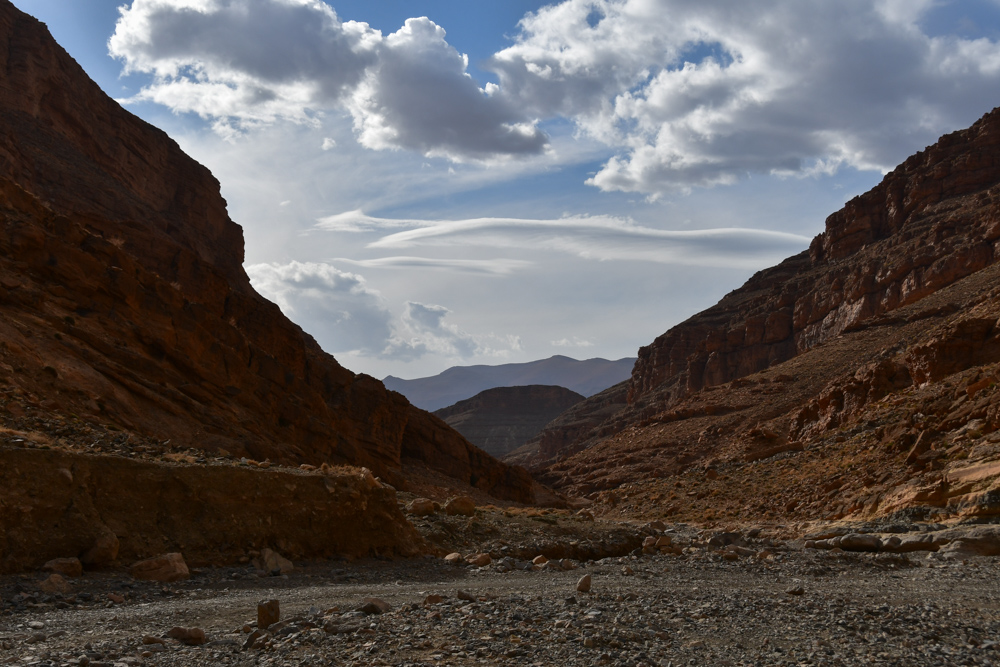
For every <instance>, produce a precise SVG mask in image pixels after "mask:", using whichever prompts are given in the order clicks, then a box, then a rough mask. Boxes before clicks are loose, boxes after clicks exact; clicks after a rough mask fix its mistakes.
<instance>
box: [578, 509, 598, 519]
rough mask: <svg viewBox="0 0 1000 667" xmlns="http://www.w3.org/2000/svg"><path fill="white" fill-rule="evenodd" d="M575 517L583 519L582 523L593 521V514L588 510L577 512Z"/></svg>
mask: <svg viewBox="0 0 1000 667" xmlns="http://www.w3.org/2000/svg"><path fill="white" fill-rule="evenodd" d="M576 515H577V516H578V517H580V518H581V519H583V520H584V521H593V520H594V513H593V512H591V511H590V510H586V509H584V510H580V511H579V512H577V513H576Z"/></svg>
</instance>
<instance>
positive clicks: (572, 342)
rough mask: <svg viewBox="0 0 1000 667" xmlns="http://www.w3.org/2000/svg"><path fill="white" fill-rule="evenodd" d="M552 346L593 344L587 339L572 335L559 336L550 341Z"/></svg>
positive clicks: (587, 345) (589, 345)
mask: <svg viewBox="0 0 1000 667" xmlns="http://www.w3.org/2000/svg"><path fill="white" fill-rule="evenodd" d="M551 345H552V346H553V347H581V348H582V347H593V346H594V344H593V343H591V342H590V341H589V340H584V339H581V338H577V337H576V336H573V338H572V339H570V338H560V339H559V340H554V341H552V342H551Z"/></svg>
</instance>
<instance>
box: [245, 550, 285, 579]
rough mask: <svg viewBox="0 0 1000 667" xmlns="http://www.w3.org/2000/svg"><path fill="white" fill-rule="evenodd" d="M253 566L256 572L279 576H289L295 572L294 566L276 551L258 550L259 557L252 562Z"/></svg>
mask: <svg viewBox="0 0 1000 667" xmlns="http://www.w3.org/2000/svg"><path fill="white" fill-rule="evenodd" d="M253 565H254V567H256V568H257V569H258V570H264V571H265V572H278V573H280V574H289V573H291V572H293V571H294V570H295V565H293V564H292V561H290V560H288V559H287V558H285V557H284V556H282V555H281V554H279V553H278V552H277V551H274V550H273V549H267V548H264V549H261V550H260V556H259V557H257V558H255V559H254V560H253Z"/></svg>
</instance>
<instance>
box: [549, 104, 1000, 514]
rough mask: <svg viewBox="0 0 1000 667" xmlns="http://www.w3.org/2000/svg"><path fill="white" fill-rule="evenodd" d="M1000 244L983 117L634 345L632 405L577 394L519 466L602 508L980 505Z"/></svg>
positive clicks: (888, 509)
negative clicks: (717, 295)
mask: <svg viewBox="0 0 1000 667" xmlns="http://www.w3.org/2000/svg"><path fill="white" fill-rule="evenodd" d="M998 239H1000V111H993V112H991V113H990V114H987V115H986V116H984V117H983V118H982V119H981V120H980V121H978V122H977V123H976V124H974V125H973V126H972V127H970V128H969V129H967V130H963V131H960V132H956V133H953V134H949V135H947V136H945V137H942V138H941V140H940V141H939V142H938V143H937V144H935V145H934V146H932V147H930V148H928V149H926V150H924V151H922V152H920V153H918V154H916V155H914V156H913V157H911V158H909V159H908V160H906V161H905V162H904V163H903V164H902V165H900V166H899V167H897V168H896V169H895V170H893V171H892V172H891V173H889V174H888V175H886V177H885V178H884V180H883V181H882V183H880V184H879V185H878V186H877V187H875V188H874V189H872V190H871V191H870V192H868V193H866V194H864V195H862V196H860V197H857V198H855V199H854V200H852V201H851V202H849V203H848V204H847V205H846V206H845V207H844V209H843V210H841V211H839V212H837V213H835V214H834V215H832V216H830V218H828V220H827V225H826V230H825V231H824V232H823V233H822V234H820V235H819V236H818V237H817V238H816V239H815V240H814V241H813V243H812V245H811V247H810V249H809V251H808V252H804V253H802V254H800V255H797V256H795V257H792V258H789V259H788V260H786V261H785V262H783V263H781V264H780V265H778V266H776V267H774V268H771V269H767V270H765V271H762V272H760V273H758V274H757V275H755V276H754V277H753V278H751V279H750V280H749V281H748V282H747V284H746V285H744V286H743V287H741V288H740V289H738V290H736V291H734V292H732V293H730V294H729V295H727V296H726V297H725V298H724V299H723V300H722V301H720V303H719V304H717V305H716V306H713V307H712V308H710V309H708V310H706V311H704V312H703V313H700V314H698V315H696V316H695V317H693V318H691V319H690V320H688V321H686V322H684V323H682V324H680V325H678V326H676V327H674V328H672V329H671V330H670V331H668V332H667V333H665V334H664V335H663V336H661V337H660V338H658V339H657V340H656V341H654V343H653V344H651V345H650V346H647V347H644V348H642V350H640V354H639V360H638V362H637V363H636V367H635V369H634V371H633V375H632V379H631V381H630V382H629V384H628V389H627V392H628V394H627V405H624V406H623V407H621V409H619V410H617V411H616V412H615V414H613V415H611V416H610V417H607V418H605V419H603V420H599V419H588V417H593V416H594V415H597V414H598V413H599V412H600V410H607V407H608V406H607V401H606V400H605V401H604V402H603V403H601V404H598V402H596V401H594V400H593V399H588V401H585V402H582V403H579V404H577V405H576V406H574V408H573V410H572V412H573V413H574V414H575V417H574V419H573V420H568V421H567V423H569V421H571V422H572V423H574V424H576V425H578V426H582V427H583V428H578V429H577V432H576V433H569V431H568V430H567V429H564V431H566V433H569V435H570V436H571V437H569V438H566V439H564V440H563V441H561V445H560V447H561V448H560V449H557V450H556V451H554V452H551V453H550V454H549V455H548V456H547V457H539V458H536V459H535V460H534V461H531V462H530V463H532V465H533V466H534V469H535V470H536V472H537V474H538V475H539V477H540V478H541V479H544V480H547V481H549V482H550V483H552V484H554V485H556V486H557V487H559V488H562V489H564V490H567V491H570V492H573V493H577V494H585V495H589V496H590V497H591V498H592V499H596V500H599V501H603V502H605V503H607V505H608V506H609V507H614V508H616V509H615V510H614V511H626V512H629V511H633V510H634V509H636V508H643V509H644V510H648V511H649V512H654V513H655V512H660V513H662V515H668V516H679V517H683V518H686V519H689V520H713V519H716V520H760V519H762V518H763V519H767V518H774V519H778V518H779V517H780V518H781V519H782V520H786V521H787V520H792V519H818V518H841V517H845V516H846V517H855V516H882V515H885V514H891V513H894V512H899V511H907V512H909V511H917V510H919V511H920V512H923V513H924V514H927V513H931V514H939V515H941V516H951V517H966V518H968V517H978V518H981V517H984V516H993V515H994V514H997V513H998V512H1000V510H998V509H997V502H996V500H995V498H994V496H995V495H996V494H997V493H1000V448H998V446H997V445H996V442H997V434H996V431H997V430H998V429H1000V418H998V416H997V415H998V414H1000V409H998V407H997V406H998V401H1000V393H998V392H995V391H994V389H995V386H996V381H997V378H998V371H997V362H998V361H1000V328H998V324H997V323H998V317H1000V310H998V309H997V304H998V303H1000V264H998V263H997V262H996V259H997V256H998V250H1000V248H998V245H997V242H998ZM564 417H565V415H564ZM561 419H562V418H561ZM559 421H560V420H556V421H555V422H553V424H557V423H559ZM547 430H548V429H547ZM559 435H560V433H559V432H558V431H556V432H554V433H548V434H543V437H547V438H548V439H549V441H550V442H559V440H558V436H559ZM574 452H575V453H574ZM567 454H569V455H568V456H567ZM559 457H563V458H562V460H560V461H558V462H555V459H558V458H559ZM628 508H632V510H630V509H628Z"/></svg>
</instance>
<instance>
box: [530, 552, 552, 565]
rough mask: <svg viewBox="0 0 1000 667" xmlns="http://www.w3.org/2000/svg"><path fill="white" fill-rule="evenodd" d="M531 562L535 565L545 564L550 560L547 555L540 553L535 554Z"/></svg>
mask: <svg viewBox="0 0 1000 667" xmlns="http://www.w3.org/2000/svg"><path fill="white" fill-rule="evenodd" d="M531 562H532V563H534V564H535V565H545V564H546V563H548V562H549V559H548V558H546V557H545V556H542V555H541V554H539V555H537V556H535V557H534V558H532V559H531Z"/></svg>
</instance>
